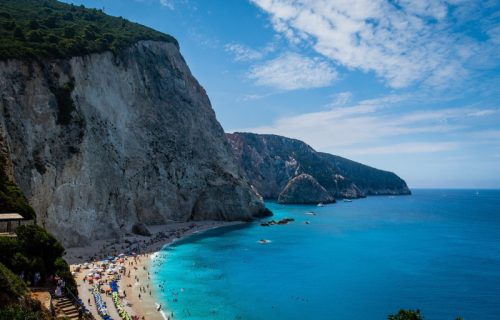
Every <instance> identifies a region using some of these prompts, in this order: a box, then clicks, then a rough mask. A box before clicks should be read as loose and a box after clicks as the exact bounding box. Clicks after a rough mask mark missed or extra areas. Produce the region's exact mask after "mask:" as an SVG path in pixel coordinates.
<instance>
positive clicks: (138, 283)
mask: <svg viewBox="0 0 500 320" xmlns="http://www.w3.org/2000/svg"><path fill="white" fill-rule="evenodd" d="M241 223H242V222H222V221H198V222H183V223H172V224H168V225H158V226H152V227H149V230H150V231H151V233H152V234H153V236H152V237H144V236H137V235H130V236H126V237H123V238H122V239H120V240H119V241H118V240H97V241H94V242H93V243H92V245H90V246H85V247H75V248H69V249H67V250H66V255H65V257H64V258H65V259H66V261H67V262H68V263H69V264H70V267H71V270H72V271H74V270H75V268H76V266H78V265H80V264H83V263H84V262H91V259H92V258H95V259H97V260H103V259H105V258H106V257H107V256H117V255H118V254H120V253H126V252H127V251H129V250H132V251H134V252H135V253H137V257H136V258H134V257H132V256H127V257H126V259H125V262H124V265H125V267H126V274H125V276H122V279H121V280H120V281H119V284H118V285H119V291H120V293H122V292H123V290H125V292H126V295H127V297H126V298H124V299H122V304H123V306H124V307H125V310H126V311H127V312H128V313H129V314H130V315H131V316H133V315H137V316H139V317H140V318H141V319H142V317H144V319H147V320H156V319H158V320H164V319H165V315H169V314H170V312H171V311H169V310H165V306H162V311H163V312H161V313H160V312H158V311H157V310H156V308H157V306H156V302H157V299H156V296H155V292H154V285H153V284H152V283H151V282H150V279H149V274H148V272H149V266H150V262H151V256H152V255H154V254H155V252H157V251H159V250H160V249H161V248H162V247H163V246H165V245H167V244H171V243H172V242H174V241H176V240H179V239H181V238H184V237H186V236H189V235H191V234H193V233H197V232H201V231H205V230H209V229H213V228H217V227H222V226H229V225H235V224H241ZM160 234H163V236H159V235H160ZM130 264H132V265H130ZM129 271H130V276H127V275H128V273H129ZM88 272H89V270H88V269H82V270H81V271H80V272H77V273H76V275H75V280H76V282H77V284H78V294H79V296H80V298H81V299H82V300H83V302H84V303H85V305H86V306H87V308H88V309H89V310H91V312H92V314H93V315H94V317H96V319H100V318H101V317H100V316H99V315H98V313H97V309H96V307H95V302H94V297H93V296H92V293H91V292H90V290H89V289H90V288H91V285H89V284H88V282H85V283H84V282H83V278H84V276H85V275H86V274H87V273H88ZM136 277H137V278H136ZM148 286H149V288H148ZM141 287H143V288H144V289H145V292H140V288H141ZM150 291H151V294H150ZM139 294H140V295H141V298H140V299H139ZM102 297H103V299H104V301H105V302H106V305H107V309H108V312H109V315H110V316H111V317H112V318H113V319H120V317H119V316H118V312H117V310H116V308H115V306H114V304H113V300H112V299H111V297H110V296H107V295H105V294H102ZM89 299H90V302H91V303H90V305H88V300H89ZM162 314H163V315H162Z"/></svg>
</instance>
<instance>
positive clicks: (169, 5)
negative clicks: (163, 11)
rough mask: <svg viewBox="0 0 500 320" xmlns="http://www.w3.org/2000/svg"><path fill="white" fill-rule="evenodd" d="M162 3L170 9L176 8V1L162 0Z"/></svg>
mask: <svg viewBox="0 0 500 320" xmlns="http://www.w3.org/2000/svg"><path fill="white" fill-rule="evenodd" d="M160 4H161V5H162V6H164V7H167V8H169V9H170V10H174V3H173V1H172V0H160Z"/></svg>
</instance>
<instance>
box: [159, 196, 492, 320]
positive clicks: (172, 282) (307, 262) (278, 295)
mask: <svg viewBox="0 0 500 320" xmlns="http://www.w3.org/2000/svg"><path fill="white" fill-rule="evenodd" d="M266 205H267V207H268V208H269V209H271V210H272V211H273V212H274V216H273V217H271V218H266V219H263V220H261V221H257V222H254V223H250V224H245V225H241V226H233V227H226V228H220V229H215V230H210V231H207V232H204V233H201V234H197V235H193V236H191V237H188V238H186V239H184V240H182V241H179V242H177V243H175V244H173V245H171V246H168V247H165V248H163V249H162V250H161V251H160V252H159V253H158V255H157V258H156V259H157V260H155V263H153V266H152V277H153V278H152V280H153V283H154V285H155V291H156V295H157V299H158V302H159V303H161V304H162V305H163V306H165V308H166V309H168V310H171V312H173V314H174V317H175V318H174V319H221V320H222V319H339V320H356V319H359V320H368V319H387V316H388V315H389V314H395V313H397V312H398V310H400V309H414V310H415V309H419V310H420V311H421V313H422V314H423V316H424V317H425V319H426V320H433V319H443V320H444V319H447V320H455V319H456V318H457V317H458V316H460V317H462V318H463V319H465V320H473V319H477V320H490V319H491V320H498V319H500V190H429V189H416V190H413V195H411V196H371V197H367V198H364V199H357V200H353V201H352V202H343V201H342V200H340V201H339V202H337V203H336V204H329V205H325V206H323V207H318V206H314V205H281V204H278V203H275V202H266ZM282 218H292V219H294V220H295V221H293V222H291V223H289V224H286V225H273V226H268V227H265V226H261V225H260V223H262V222H263V221H267V220H271V219H275V220H279V219H282ZM264 239H265V240H269V241H268V242H267V243H261V241H260V240H264ZM159 286H161V288H160V287H159ZM169 315H170V313H169Z"/></svg>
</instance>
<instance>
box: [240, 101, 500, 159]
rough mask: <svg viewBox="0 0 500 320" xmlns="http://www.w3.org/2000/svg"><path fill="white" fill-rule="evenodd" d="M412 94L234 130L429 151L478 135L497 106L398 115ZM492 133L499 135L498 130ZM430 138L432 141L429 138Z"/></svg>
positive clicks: (321, 143) (371, 149)
mask: <svg viewBox="0 0 500 320" xmlns="http://www.w3.org/2000/svg"><path fill="white" fill-rule="evenodd" d="M409 98H410V96H405V95H390V96H386V97H382V98H378V99H370V100H364V101H361V102H359V103H357V104H356V105H354V106H349V107H346V106H334V107H332V108H331V109H329V110H326V111H320V112H312V113H305V114H301V115H297V116H290V117H284V118H281V119H278V120H277V121H275V122H274V123H273V124H271V125H269V126H262V127H256V128H239V129H237V130H234V131H240V132H245V131H247V132H255V133H268V134H278V135H283V136H286V137H291V138H296V139H300V140H303V141H305V142H307V143H309V144H311V145H312V146H313V147H314V148H316V149H317V150H320V151H325V152H330V153H335V154H342V155H345V156H356V155H361V154H389V153H429V152H441V151H446V150H451V149H453V148H455V147H457V145H458V143H455V142H454V141H456V140H457V139H458V140H461V138H460V137H464V136H465V137H468V138H470V139H473V137H474V136H473V135H472V134H471V133H470V132H469V130H470V125H469V124H470V121H479V120H480V119H478V118H477V117H486V116H488V115H489V114H491V110H496V109H480V108H463V107H462V108H459V107H457V108H448V109H441V110H420V111H414V112H411V113H406V114H403V115H402V114H400V113H398V112H397V111H398V110H395V108H396V106H397V105H399V104H400V103H401V101H404V100H405V99H409ZM412 99H414V97H412ZM395 111H396V112H395ZM470 115H474V116H473V117H471V116H470ZM486 134H487V135H488V136H489V137H495V136H496V134H497V133H496V131H495V132H487V133H485V135H486ZM429 136H432V137H433V138H432V139H433V140H432V141H428V140H427V139H429ZM388 141H390V142H392V143H388Z"/></svg>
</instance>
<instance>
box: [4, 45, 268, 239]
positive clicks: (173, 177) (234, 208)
mask: <svg viewBox="0 0 500 320" xmlns="http://www.w3.org/2000/svg"><path fill="white" fill-rule="evenodd" d="M0 93H1V97H0V98H1V99H0V135H1V136H2V139H3V141H4V145H5V146H4V148H3V149H4V150H9V152H8V153H9V157H8V163H9V164H11V165H10V166H9V167H11V168H12V170H11V172H12V175H13V178H14V180H15V182H16V183H17V184H18V185H19V186H20V187H21V189H22V190H23V191H24V193H25V194H26V196H27V198H28V199H29V201H30V203H31V205H32V206H33V208H34V209H35V211H36V213H37V219H38V221H39V222H40V223H42V224H43V225H45V226H46V227H47V228H48V229H49V230H50V231H51V232H53V233H54V234H55V235H56V236H57V237H58V238H59V239H60V240H61V241H63V242H64V243H65V244H66V245H75V244H80V243H82V241H83V242H85V241H88V240H89V239H92V238H108V237H111V236H115V235H119V234H121V233H124V232H129V231H130V228H131V226H132V225H133V223H135V222H137V221H140V222H144V223H146V224H155V223H165V222H167V221H169V220H179V221H186V220H202V219H219V220H221V219H223V220H250V219H252V218H253V217H255V216H258V215H260V214H263V213H265V208H264V206H263V202H262V199H261V198H260V196H259V195H258V194H257V193H256V192H255V191H254V190H253V189H252V188H251V186H250V185H249V184H248V183H247V181H246V180H245V179H244V178H243V175H242V174H241V171H240V169H239V167H238V166H237V165H236V163H235V161H234V157H233V155H232V153H231V149H230V146H229V144H228V143H227V140H226V139H225V136H224V132H223V130H222V128H221V126H220V125H219V123H218V122H217V120H216V118H215V114H214V112H213V109H212V108H211V105H210V101H209V99H208V97H207V95H206V93H205V91H204V89H203V88H202V87H201V86H200V85H199V84H198V82H197V81H196V79H195V78H194V77H193V76H192V75H191V72H190V70H189V68H188V67H187V65H186V63H185V61H184V59H183V57H182V56H181V54H180V52H179V50H178V48H177V47H176V46H175V45H174V44H173V43H164V42H154V41H141V42H138V43H137V44H135V45H133V46H131V47H130V48H128V49H126V50H124V51H123V52H121V53H120V54H118V55H115V54H113V53H110V52H105V53H100V54H92V55H87V56H82V57H74V58H71V59H67V60H55V61H54V60H51V61H43V60H42V61H20V60H8V61H0Z"/></svg>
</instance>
